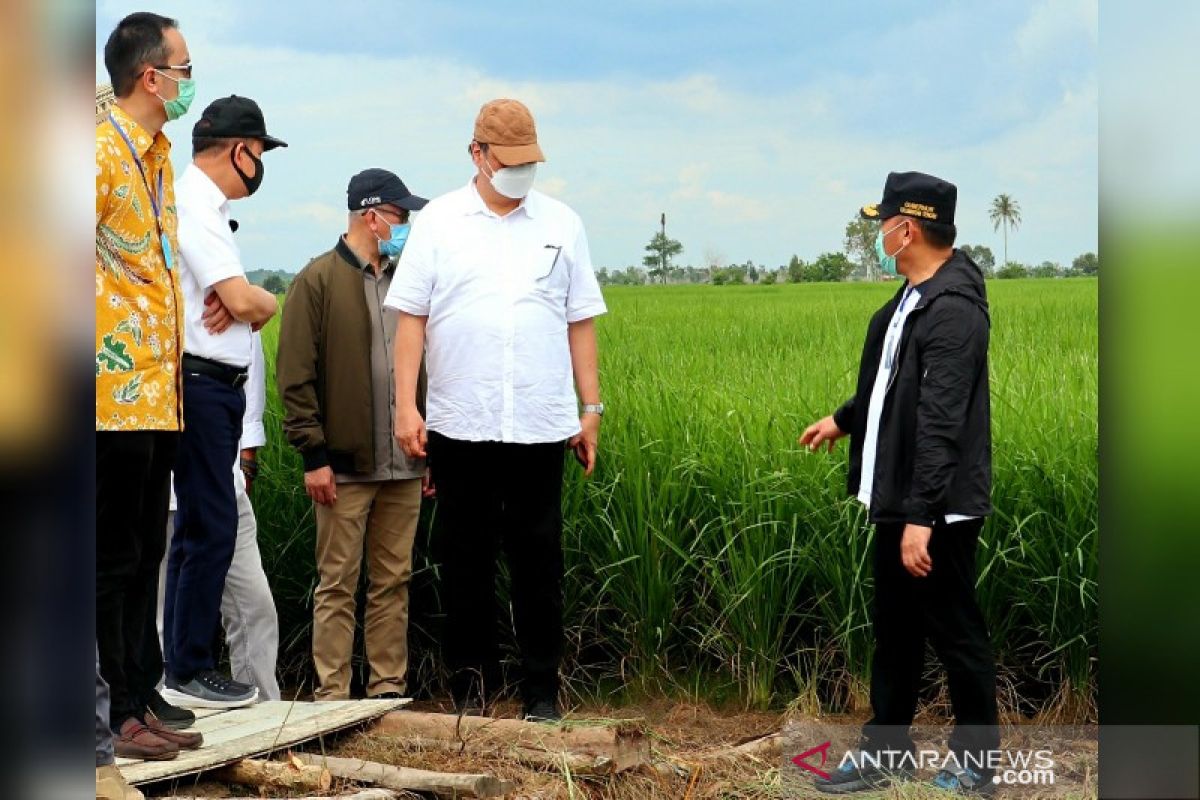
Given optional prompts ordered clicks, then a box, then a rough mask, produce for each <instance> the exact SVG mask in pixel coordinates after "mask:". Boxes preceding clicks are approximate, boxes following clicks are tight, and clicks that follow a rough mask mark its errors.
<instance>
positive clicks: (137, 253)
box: [96, 13, 200, 768]
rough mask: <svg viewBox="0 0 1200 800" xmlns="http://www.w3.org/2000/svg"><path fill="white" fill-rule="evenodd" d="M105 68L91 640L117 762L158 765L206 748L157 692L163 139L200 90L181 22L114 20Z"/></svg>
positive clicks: (164, 486) (166, 412) (171, 330)
mask: <svg viewBox="0 0 1200 800" xmlns="http://www.w3.org/2000/svg"><path fill="white" fill-rule="evenodd" d="M104 63H105V66H106V68H107V69H108V73H109V76H110V78H111V80H112V86H113V92H114V94H115V97H116V99H115V101H114V103H113V105H112V106H111V107H110V108H109V109H108V113H107V114H105V115H104V117H103V118H102V119H101V120H100V121H99V122H98V124H97V125H96V644H97V648H98V651H99V661H100V673H101V675H102V676H103V678H104V680H105V681H106V682H107V683H108V685H109V687H110V689H111V694H112V697H111V706H110V710H109V719H108V724H109V726H110V728H111V730H112V732H113V735H114V742H113V744H114V749H115V752H116V755H117V756H126V757H133V758H152V759H166V758H173V757H175V756H176V755H177V754H178V752H179V748H180V747H196V746H199V744H200V735H199V734H198V733H185V732H180V731H179V730H178V729H180V728H184V727H187V726H188V725H190V724H191V723H192V722H194V721H195V716H194V715H193V714H192V713H191V712H188V711H184V710H183V709H178V708H175V707H174V706H170V705H168V704H166V703H165V701H163V699H162V697H161V696H160V695H159V694H158V693H157V691H156V690H155V687H156V685H157V684H158V681H159V679H160V678H161V676H162V652H161V650H160V648H159V644H158V637H157V635H156V632H155V609H156V598H157V594H158V565H159V563H160V562H161V561H162V558H163V550H164V548H165V546H166V536H165V530H166V521H167V503H168V499H169V494H168V492H169V484H168V480H169V476H170V472H171V468H172V466H173V464H174V460H175V451H176V447H177V441H178V437H179V430H180V422H181V420H182V414H181V407H180V402H181V401H180V392H179V380H180V370H179V362H180V353H181V352H182V351H183V341H182V340H183V313H182V312H183V308H182V303H183V300H182V296H181V294H180V287H179V280H178V276H177V269H178V260H179V256H178V246H177V243H176V235H175V234H176V223H177V220H176V211H175V196H174V187H173V184H174V175H173V173H172V170H171V162H170V160H169V155H170V150H171V143H170V141H169V140H168V139H167V137H166V136H165V135H163V133H162V128H163V126H164V125H165V124H166V123H167V121H168V120H174V119H178V118H179V117H180V116H182V115H183V114H184V113H185V112H186V111H187V107H188V105H189V104H190V102H191V98H192V97H193V96H194V94H195V87H194V85H193V83H192V79H191V74H192V66H191V59H190V56H189V55H188V49H187V44H186V42H185V41H184V39H183V36H182V35H181V34H180V33H179V30H178V25H177V23H176V22H175V21H174V20H172V19H168V18H166V17H161V16H159V15H157V14H150V13H137V14H131V15H129V16H128V17H126V18H125V19H123V20H121V22H120V23H118V24H117V27H116V28H115V29H114V30H113V32H112V34H111V35H110V36H109V39H108V42H107V44H106V45H105V48H104ZM98 748H99V744H98ZM100 766H101V765H100V764H99V758H98V763H97V767H98V768H99V767H100Z"/></svg>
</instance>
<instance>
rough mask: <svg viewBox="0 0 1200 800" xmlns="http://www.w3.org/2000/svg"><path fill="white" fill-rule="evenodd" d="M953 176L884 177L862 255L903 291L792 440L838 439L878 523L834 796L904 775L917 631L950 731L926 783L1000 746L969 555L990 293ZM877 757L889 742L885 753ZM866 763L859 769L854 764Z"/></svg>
mask: <svg viewBox="0 0 1200 800" xmlns="http://www.w3.org/2000/svg"><path fill="white" fill-rule="evenodd" d="M957 194H958V190H957V189H956V188H955V186H954V185H953V184H951V183H948V182H946V181H943V180H941V179H939V178H935V177H933V176H931V175H925V174H922V173H919V172H907V173H895V172H893V173H891V174H890V175H888V179H887V183H886V184H885V186H884V190H883V200H882V201H881V202H879V203H876V204H872V205H869V206H866V207H864V208H863V209H862V212H861V213H862V216H863V217H865V218H867V219H874V220H878V221H880V223H881V224H880V229H879V234H878V236H877V238H876V240H875V249H876V252H877V255H878V257H879V261H880V266H881V267H882V269H883V270H884V271H885V272H888V273H891V274H897V273H898V274H900V275H902V276H903V277H904V278H905V282H904V285H903V286H901V287H900V289H899V290H898V291H897V292H896V294H895V295H894V296H893V297H892V299H891V300H890V301H889V302H888V303H887V304H886V305H884V307H883V308H881V309H880V310H879V311H877V312H876V313H875V316H874V317H872V318H871V322H870V325H869V326H868V327H867V337H866V344H865V345H864V347H863V353H862V360H861V362H860V365H859V373H858V387H857V390H856V391H855V394H854V397H852V398H850V400H848V401H847V402H846V403H845V404H844V405H842V407H841V408H839V409H838V410H837V411H835V412H834V413H833V414H832V415H831V416H828V417H825V418H824V419H822V420H820V421H819V422H816V423H814V424H813V425H811V426H809V427H808V429H807V430H805V431H804V433H803V435H802V436H801V437H800V444H801V445H803V446H807V447H809V448H811V449H812V450H816V449H817V448H818V447H820V446H821V445H823V444H824V445H826V446H827V447H828V449H830V450H832V449H833V445H834V442H836V441H837V440H838V439H840V438H841V437H843V436H845V435H846V434H850V474H849V491H850V494H851V495H854V496H856V497H857V498H858V499H859V500H860V501H861V502H862V503H863V504H864V505H866V506H867V508H869V509H870V519H871V522H873V523H874V524H875V551H874V567H875V602H874V629H875V656H874V660H873V662H872V665H871V706H872V709H873V710H874V716H873V717H872V718H871V720H869V721H868V722H867V724H866V725H865V726H864V728H863V742H862V745H861V748H862V750H863V751H865V752H866V753H867V754H868V755H869V756H870V757H871V758H875V757H876V756H877V755H878V754H879V753H880V752H883V757H882V760H881V761H879V762H878V763H879V767H878V768H876V767H875V766H874V764H875V763H876V762H875V761H871V760H869V759H858V762H859V763H858V764H852V763H849V762H848V761H847V762H846V763H845V765H844V766H843V767H842V768H841V769H839V770H838V771H836V772H834V773H833V774H832V776H831V777H830V779H829V780H828V781H826V780H820V781H818V782H817V788H819V789H822V790H824V791H828V792H837V793H843V792H848V791H855V790H858V789H867V788H871V787H872V786H877V785H879V784H880V783H881V782H884V781H886V780H888V779H889V778H890V777H895V776H902V775H904V774H905V773H907V772H909V771H910V770H911V767H912V766H913V762H912V761H911V760H909V759H905V758H904V757H903V755H902V754H908V753H912V752H913V750H914V746H913V741H912V738H911V736H910V733H909V728H910V726H911V724H912V721H913V715H914V713H915V712H916V705H917V693H918V689H919V685H920V680H921V672H922V666H923V661H924V654H925V641H926V639H928V640H929V641H930V642H931V643H932V644H933V646H934V649H935V650H936V651H937V654H938V657H939V658H940V659H941V662H942V664H943V665H944V666H945V668H946V673H947V678H948V682H949V688H950V701H951V705H952V707H953V709H954V716H955V721H956V727H955V730H954V733H953V734H952V735H951V737H950V742H949V753H948V754H947V759H949V755H950V754H953V755H954V759H953V760H952V761H950V762H949V763H948V764H947V766H948V768H947V769H943V770H941V771H939V773H938V775H937V777H936V778H935V780H934V782H935V783H936V784H937V785H938V786H940V787H942V788H947V789H952V790H968V791H969V790H975V791H980V790H982V791H987V790H988V789H990V788H993V787H992V784H991V775H992V772H991V770H989V769H988V768H987V761H986V756H987V752H988V751H990V750H994V749H996V748H998V747H999V729H998V725H997V709H996V671H995V660H994V657H993V655H992V650H991V643H990V641H989V638H988V632H987V626H986V624H985V622H984V619H983V614H982V613H981V612H980V610H979V605H978V604H977V602H976V600H975V549H976V544H977V542H978V538H979V532H980V529H982V527H983V523H984V519H985V518H986V517H987V515H988V514H990V513H991V511H992V505H991V499H990V493H991V481H992V458H991V409H990V405H989V395H988V366H987V354H988V335H989V329H990V320H989V316H988V306H987V295H986V291H985V289H984V282H983V275H982V273H981V272H980V270H979V267H978V266H976V265H975V263H974V262H972V261H971V259H970V258H969V257H968V256H967V255H966V254H965V253H963V252H962V251H961V250H955V249H954V238H955V235H956V230H955V227H954V207H955V203H956V200H957ZM885 751H893V752H894V753H895V755H891V756H889V755H888V754H887V752H885ZM864 762H865V763H864Z"/></svg>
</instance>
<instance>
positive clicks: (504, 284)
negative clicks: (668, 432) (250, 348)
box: [386, 99, 606, 720]
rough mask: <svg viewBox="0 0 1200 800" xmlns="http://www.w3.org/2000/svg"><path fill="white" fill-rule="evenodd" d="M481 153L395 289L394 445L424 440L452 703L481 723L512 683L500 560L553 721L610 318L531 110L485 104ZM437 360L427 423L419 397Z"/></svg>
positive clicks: (401, 270)
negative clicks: (567, 581)
mask: <svg viewBox="0 0 1200 800" xmlns="http://www.w3.org/2000/svg"><path fill="white" fill-rule="evenodd" d="M468 152H469V154H470V156H471V160H472V162H473V163H474V165H475V168H476V170H477V172H476V174H475V175H474V176H472V178H471V180H470V181H468V183H467V185H466V186H464V187H463V188H461V189H458V190H457V191H453V192H450V193H449V194H446V195H443V196H442V197H439V198H437V199H435V200H433V201H431V202H430V203H429V205H428V206H427V207H426V209H425V211H424V212H423V213H422V215H421V218H420V220H419V221H418V223H417V224H416V225H415V226H414V227H413V230H412V235H411V237H410V239H409V242H408V245H407V247H406V248H405V250H404V254H403V256H402V257H401V259H400V265H399V267H398V268H397V270H396V278H395V280H394V281H393V282H392V286H391V290H390V291H389V292H388V297H387V301H386V304H387V305H388V306H389V307H392V308H396V309H398V310H399V311H400V321H399V324H398V328H397V334H396V370H395V372H396V387H397V388H396V397H397V398H398V399H403V401H404V402H402V403H399V402H398V404H397V407H396V435H397V438H398V439H399V441H400V443H401V445H402V446H403V447H404V450H405V452H407V453H409V454H410V455H419V456H424V455H425V451H426V443H427V442H428V451H429V466H430V469H431V471H432V480H433V483H434V485H435V486H436V487H437V498H438V510H437V514H436V517H435V520H436V522H435V524H436V526H437V530H436V531H435V538H436V540H437V542H438V545H439V546H440V548H441V558H440V561H441V577H442V580H443V584H444V586H445V587H446V590H445V591H444V592H443V593H442V598H443V602H444V604H445V612H446V630H445V634H444V640H443V651H444V654H445V658H446V661H447V665H448V667H449V668H450V670H451V673H452V677H451V691H452V693H453V696H454V701H455V705H456V707H457V708H458V710H460V711H462V712H464V713H478V712H479V710H480V709H481V708H482V707H484V706H485V705H486V704H488V703H490V702H491V701H492V700H493V699H494V698H495V696H496V694H497V692H498V691H499V690H500V688H501V683H502V679H501V675H500V664H499V648H498V644H497V616H498V611H499V610H498V607H497V605H498V604H497V599H496V591H495V572H496V558H497V555H498V554H499V551H500V550H501V549H503V551H504V553H505V556H506V558H507V562H508V570H509V574H510V576H511V578H512V592H511V597H512V607H513V617H514V626H515V628H516V636H517V642H518V645H519V647H520V653H521V667H522V675H521V695H522V699H523V700H524V703H525V716H526V718H527V719H539V720H553V719H558V718H559V717H560V712H559V708H558V690H559V675H558V668H559V662H560V660H561V658H562V650H563V623H562V611H563V599H562V580H563V554H562V507H561V500H562V481H563V462H564V446H569V447H570V448H571V449H572V450H573V451H574V453H575V456H576V458H577V459H578V460H579V462H580V463H581V464H582V465H583V467H584V469H585V470H586V472H587V473H588V474H589V475H590V474H591V472H592V469H593V467H594V466H595V462H596V447H597V443H598V440H599V435H600V419H601V416H602V415H603V413H604V406H603V405H602V404H601V403H600V380H599V372H598V366H597V352H596V350H597V348H596V331H595V326H594V318H595V317H596V316H598V315H600V314H603V313H604V312H605V311H606V308H605V305H604V299H603V297H602V296H601V294H600V287H599V285H598V283H597V281H596V276H595V274H594V271H593V269H592V262H591V257H590V256H589V254H588V246H587V237H586V236H585V234H584V230H583V223H582V221H581V220H580V219H579V215H578V214H576V213H575V212H574V211H572V210H571V209H570V208H568V207H567V206H566V205H564V204H563V203H561V202H559V201H558V200H555V199H553V198H551V197H548V196H546V195H544V194H542V193H541V192H538V191H535V190H533V188H532V186H533V180H534V173H535V171H536V168H537V163H538V162H540V161H544V160H545V158H544V156H543V155H542V150H541V147H539V146H538V141H537V131H536V129H535V126H534V121H533V116H532V115H531V114H530V112H529V109H528V108H526V107H525V106H524V105H523V104H522V103H520V102H518V101H516V100H508V99H502V100H493V101H491V102H489V103H487V104H485V105H484V106H483V108H482V109H481V110H480V112H479V115H478V117H477V118H476V120H475V131H474V136H473V137H472V139H471V142H470V144H469V145H468ZM426 347H427V348H428V352H427V365H428V380H429V388H428V397H427V401H426V402H427V411H428V415H427V418H423V417H422V415H421V413H420V411H419V409H418V408H417V406H416V404H415V403H413V402H412V398H413V397H414V394H415V391H414V390H415V387H416V385H417V379H418V374H419V368H420V364H421V354H422V350H423V349H424V348H426ZM576 392H578V397H577V396H576ZM577 403H582V407H580V406H579V405H577ZM426 425H428V439H427V437H426Z"/></svg>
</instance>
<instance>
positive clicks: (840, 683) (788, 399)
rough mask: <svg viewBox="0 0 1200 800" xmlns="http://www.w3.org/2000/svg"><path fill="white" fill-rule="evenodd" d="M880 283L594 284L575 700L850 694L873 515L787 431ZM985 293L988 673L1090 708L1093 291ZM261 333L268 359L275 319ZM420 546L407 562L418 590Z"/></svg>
mask: <svg viewBox="0 0 1200 800" xmlns="http://www.w3.org/2000/svg"><path fill="white" fill-rule="evenodd" d="M895 289H896V285H895V284H837V285H832V284H831V285H824V284H810V285H776V286H770V287H765V286H762V287H759V286H739V287H707V286H688V287H636V288H634V287H614V288H610V289H608V290H606V293H605V294H606V299H607V301H608V304H609V308H610V312H611V313H610V314H609V315H608V316H606V317H603V318H601V320H600V321H599V323H598V331H599V336H600V352H601V376H602V385H603V394H604V399H605V403H606V405H608V407H609V409H610V410H609V413H608V414H607V415H606V417H605V421H604V426H603V432H602V436H601V442H600V460H599V464H598V467H597V471H596V474H595V475H594V476H593V477H592V478H591V479H586V480H585V479H584V478H583V477H582V475H581V474H580V473H579V471H578V470H575V469H574V468H573V467H569V469H568V477H567V480H566V483H565V485H564V495H563V510H564V517H565V530H564V551H565V557H566V564H567V575H566V580H565V582H564V591H565V601H566V602H565V618H566V623H567V635H568V645H569V646H568V658H567V664H566V672H567V674H568V683H569V685H570V686H571V687H572V689H573V690H575V691H579V692H581V693H588V692H589V688H588V687H592V689H591V691H594V693H596V694H601V693H604V692H608V691H614V690H617V691H619V690H626V691H633V692H639V693H651V694H661V693H671V692H678V693H682V694H686V695H688V696H707V697H709V698H718V699H720V698H725V697H727V696H729V695H730V694H731V693H732V694H733V695H735V696H736V697H737V698H738V700H739V702H741V703H742V704H743V705H746V706H759V707H761V706H764V705H768V704H770V705H778V704H786V703H787V702H788V701H789V700H790V699H792V698H793V697H795V696H798V695H799V696H802V697H803V698H804V699H803V701H802V702H803V704H804V705H806V706H807V707H813V706H814V705H815V706H818V707H820V708H822V709H824V710H827V711H828V710H840V709H845V708H854V707H857V706H861V704H862V703H863V701H864V699H865V687H866V685H867V677H868V674H869V665H870V655H871V630H870V604H869V600H870V596H871V587H872V579H871V568H870V548H871V528H870V526H869V525H868V524H867V523H866V519H865V514H864V511H863V509H862V508H861V506H860V505H859V504H858V503H857V502H856V501H854V500H853V499H851V498H847V497H846V496H845V482H846V447H845V446H844V445H840V446H839V447H838V448H837V450H836V451H835V452H834V453H833V454H825V453H820V454H813V453H808V452H805V451H802V450H801V449H800V448H799V447H798V446H797V445H796V441H795V440H796V436H797V435H798V434H799V433H800V432H801V431H802V430H803V429H804V427H805V426H806V425H807V424H809V423H810V422H812V421H813V420H815V419H817V418H819V417H820V416H823V415H824V414H827V413H829V412H830V411H832V410H833V409H834V408H835V407H836V406H837V405H838V404H840V403H841V402H842V401H844V400H845V399H846V397H848V396H849V394H850V393H851V391H852V389H853V381H854V378H855V376H856V374H857V362H858V357H859V353H860V350H861V347H862V340H863V336H864V333H865V329H866V323H867V320H868V319H869V317H870V315H871V314H872V313H873V312H874V311H875V310H876V309H877V308H878V307H879V306H880V305H882V304H883V303H884V302H885V301H886V300H887V298H888V297H889V296H890V295H891V294H892V293H893V292H894V291H895ZM988 289H989V293H990V300H991V316H992V323H993V326H992V342H991V378H992V408H993V425H992V432H993V452H994V457H993V472H994V491H993V501H994V505H995V507H996V513H995V514H994V515H993V517H992V518H991V519H990V520H989V521H988V524H987V525H986V526H985V528H984V531H983V533H982V535H981V538H980V547H979V556H978V558H979V561H978V563H979V570H980V573H979V582H978V592H979V596H980V601H981V604H982V606H983V608H984V610H985V614H986V616H987V618H988V621H989V625H990V627H991V630H992V634H993V640H994V642H995V646H996V650H997V653H998V657H999V659H1000V663H1001V667H1002V669H1003V670H1007V671H1009V672H1011V673H1012V674H1013V675H1014V676H1017V678H1018V680H1017V682H1016V685H1018V686H1024V687H1026V688H1027V691H1028V692H1029V693H1030V697H1031V698H1033V699H1031V700H1030V703H1031V706H1032V707H1035V708H1036V707H1037V706H1038V705H1039V704H1040V703H1041V702H1042V699H1044V700H1045V701H1047V702H1048V701H1049V700H1051V699H1052V698H1055V697H1059V699H1060V700H1061V699H1062V694H1063V692H1065V693H1066V695H1067V696H1069V697H1071V698H1074V700H1073V702H1075V703H1076V705H1077V706H1079V707H1083V708H1087V707H1089V700H1090V699H1092V698H1094V693H1095V658H1096V654H1097V631H1098V614H1097V592H1096V578H1097V568H1096V565H1097V538H1098V537H1097V530H1098V524H1097V492H1098V480H1097V457H1096V453H1097V441H1098V436H1097V426H1096V408H1097V378H1096V375H1097V369H1096V356H1097V336H1096V317H1097V315H1096V306H1097V302H1096V282H1095V281H1094V280H1090V279H1077V280H1076V279H1073V280H1059V281H1050V280H1037V281H1001V282H995V283H990V284H989V286H988ZM264 334H265V340H264V343H265V345H266V347H267V351H268V353H269V354H273V352H274V349H275V348H274V341H275V337H276V336H277V326H276V325H275V324H272V325H270V326H268V328H267V329H266V330H265V331H264ZM268 360H272V359H270V358H269V359H268ZM271 376H272V377H271V384H272V386H271V387H270V389H269V399H268V411H267V420H266V423H267V426H268V437H269V439H270V444H269V445H268V447H267V448H266V450H265V452H264V453H263V462H264V466H263V472H262V476H261V477H260V479H259V485H258V486H257V487H256V489H255V498H254V499H255V504H256V508H257V509H258V512H259V518H260V536H261V538H262V541H263V554H264V561H265V562H266V564H267V565H268V572H269V574H270V576H271V579H272V585H273V587H274V588H275V591H276V599H277V603H278V605H279V607H280V613H281V618H282V620H283V624H284V631H285V648H286V649H287V653H286V655H287V656H288V658H287V663H288V664H289V665H290V666H291V667H292V669H293V672H292V673H289V674H290V675H291V676H293V678H294V679H296V680H299V679H302V678H303V677H304V676H305V675H306V674H307V637H308V626H309V620H310V618H311V593H312V586H313V583H314V581H315V573H314V570H313V566H312V561H313V546H312V545H313V532H312V513H311V504H310V503H309V502H308V499H307V497H305V496H304V493H303V489H302V476H301V471H300V465H299V460H298V458H297V457H296V456H295V454H294V453H292V452H291V450H290V448H288V447H287V445H286V444H285V443H284V442H283V441H282V435H281V432H280V429H279V419H280V409H279V402H278V398H277V397H276V396H275V392H274V388H273V369H272V370H271ZM420 541H424V535H423V536H422V538H421V540H420ZM420 549H421V551H422V552H421V553H420V554H419V559H418V563H417V569H418V571H419V572H420V573H421V574H422V575H424V576H425V578H424V580H426V582H427V583H428V584H429V585H430V586H431V587H435V586H436V579H435V576H434V575H433V574H432V572H431V570H432V569H433V564H432V560H431V556H429V554H428V553H427V552H426V549H425V548H420ZM412 613H413V615H412V624H413V626H414V628H416V629H419V630H421V631H427V633H422V634H421V636H420V637H419V638H420V639H421V642H422V643H423V644H422V646H424V645H425V644H428V645H430V649H428V651H427V652H426V651H420V652H419V653H418V654H417V655H418V661H419V662H420V664H421V666H420V670H421V671H422V672H423V673H427V674H429V675H431V676H435V675H436V674H437V673H438V659H437V654H436V649H435V648H432V645H433V644H434V642H433V637H434V636H435V633H434V631H435V630H436V624H435V623H436V617H437V611H436V594H435V593H434V592H432V591H431V592H429V593H427V594H426V595H424V596H423V597H421V598H415V600H414V606H413V609H412ZM429 684H430V685H431V686H434V685H436V679H432V678H431V680H430V682H429ZM1035 695H1036V696H1037V697H1036V698H1035ZM1043 695H1044V698H1043V697H1042V696H1043Z"/></svg>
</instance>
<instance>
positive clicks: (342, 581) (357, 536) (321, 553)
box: [313, 478, 421, 700]
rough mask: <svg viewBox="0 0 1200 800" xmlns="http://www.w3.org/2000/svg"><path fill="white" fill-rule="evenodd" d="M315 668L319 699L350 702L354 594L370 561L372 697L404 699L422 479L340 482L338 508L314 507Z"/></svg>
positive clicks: (368, 631) (368, 636) (368, 625)
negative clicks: (389, 694)
mask: <svg viewBox="0 0 1200 800" xmlns="http://www.w3.org/2000/svg"><path fill="white" fill-rule="evenodd" d="M315 508H316V517H317V573H318V576H319V581H318V584H317V591H316V595H315V597H314V598H313V600H314V609H313V662H314V664H315V666H316V670H317V681H318V687H317V691H316V692H315V696H316V699H317V700H346V699H348V698H349V696H350V658H351V654H352V651H353V649H354V612H355V596H356V595H357V593H358V577H359V571H360V568H361V565H362V562H363V556H364V555H365V556H366V562H367V581H368V587H367V607H366V611H365V614H364V617H365V620H364V622H365V628H366V630H365V634H366V636H365V638H366V646H367V663H368V665H369V666H370V680H369V682H368V684H367V696H368V697H372V696H375V695H378V694H382V693H384V692H399V693H400V694H403V693H404V691H405V688H406V673H407V671H408V584H409V580H410V578H411V577H412V547H413V539H414V537H415V536H416V531H417V520H418V519H419V517H420V515H421V479H420V478H412V479H408V480H397V481H378V482H372V483H339V484H338V485H337V500H336V501H335V502H334V504H333V505H332V506H323V505H319V504H318V505H316V506H315Z"/></svg>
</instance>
